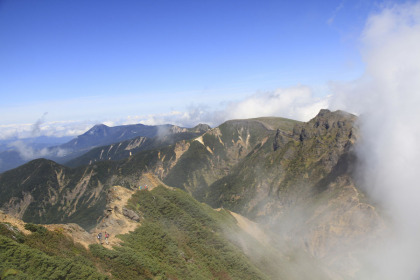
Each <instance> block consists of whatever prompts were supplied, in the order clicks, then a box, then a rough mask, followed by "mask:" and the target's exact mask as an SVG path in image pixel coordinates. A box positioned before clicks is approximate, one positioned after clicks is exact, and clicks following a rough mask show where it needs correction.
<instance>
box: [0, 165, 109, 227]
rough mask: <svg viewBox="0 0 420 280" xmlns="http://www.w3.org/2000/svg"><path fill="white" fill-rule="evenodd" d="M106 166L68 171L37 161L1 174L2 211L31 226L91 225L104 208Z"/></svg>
mask: <svg viewBox="0 0 420 280" xmlns="http://www.w3.org/2000/svg"><path fill="white" fill-rule="evenodd" d="M112 170H113V167H112V166H111V165H109V164H102V165H95V166H92V167H86V168H85V167H83V168H77V169H69V168H66V167H64V166H62V165H59V164H57V163H55V162H53V161H50V160H45V159H39V160H34V161H31V162H29V163H27V164H25V165H23V166H22V167H20V168H17V169H13V170H10V171H7V172H5V173H3V174H0V205H1V206H2V207H1V208H2V209H3V210H4V211H5V212H7V213H10V214H12V215H14V216H16V217H19V218H22V219H23V220H24V221H28V222H33V223H62V222H77V223H79V224H80V225H82V226H85V227H89V226H91V225H92V224H93V223H94V222H95V221H96V219H97V218H98V216H99V215H100V214H101V213H102V211H103V208H104V207H105V202H106V196H105V192H104V191H103V190H104V184H105V183H106V182H107V181H108V180H109V179H110V176H111V174H112V173H113V171H112Z"/></svg>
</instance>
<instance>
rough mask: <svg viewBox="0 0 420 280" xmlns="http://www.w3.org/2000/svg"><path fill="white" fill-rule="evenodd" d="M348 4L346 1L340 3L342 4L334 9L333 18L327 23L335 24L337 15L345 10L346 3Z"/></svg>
mask: <svg viewBox="0 0 420 280" xmlns="http://www.w3.org/2000/svg"><path fill="white" fill-rule="evenodd" d="M345 2H346V0H342V1H341V2H340V4H339V5H338V6H337V7H336V8H335V9H334V11H333V13H332V15H331V17H330V18H329V19H328V20H327V23H328V24H329V25H331V24H333V23H334V20H335V18H336V17H337V14H338V13H339V12H340V11H341V10H342V9H343V8H344V3H345Z"/></svg>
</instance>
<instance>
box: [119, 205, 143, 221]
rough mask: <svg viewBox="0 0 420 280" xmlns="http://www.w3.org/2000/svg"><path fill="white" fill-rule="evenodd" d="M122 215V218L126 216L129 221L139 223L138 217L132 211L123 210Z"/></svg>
mask: <svg viewBox="0 0 420 280" xmlns="http://www.w3.org/2000/svg"><path fill="white" fill-rule="evenodd" d="M122 213H123V215H124V216H126V217H127V218H129V219H130V220H133V221H136V222H140V217H139V215H137V213H136V212H134V211H133V210H129V209H127V208H123V211H122Z"/></svg>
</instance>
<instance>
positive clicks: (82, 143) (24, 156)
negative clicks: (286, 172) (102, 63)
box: [0, 124, 210, 172]
mask: <svg viewBox="0 0 420 280" xmlns="http://www.w3.org/2000/svg"><path fill="white" fill-rule="evenodd" d="M208 129H210V127H209V126H208V125H205V124H200V125H198V126H196V127H194V128H184V127H179V126H175V125H170V124H166V125H157V126H148V125H143V124H135V125H122V126H115V127H108V126H106V125H103V124H100V125H95V126H94V127H92V128H91V129H89V130H88V131H87V132H85V133H84V134H82V135H79V136H77V137H76V138H74V139H72V140H70V141H68V142H66V143H63V144H61V143H62V142H61V143H60V144H59V145H53V143H54V142H53V141H52V139H49V138H45V137H44V138H39V139H38V138H36V139H28V140H21V141H13V142H11V143H8V149H6V150H4V151H3V152H0V172H4V171H6V170H10V169H12V168H15V167H17V166H19V165H22V164H24V163H26V162H28V161H30V160H32V159H36V158H47V159H51V160H54V161H56V162H59V163H65V162H67V161H70V160H72V159H74V158H76V157H79V156H81V155H83V154H84V153H86V152H88V151H89V150H91V149H93V148H95V147H99V146H105V145H109V144H113V143H118V142H122V141H125V140H128V139H132V138H135V137H144V138H153V139H155V140H154V141H152V142H156V143H157V142H159V141H160V140H162V139H163V142H162V141H161V142H162V143H163V144H164V143H168V144H169V143H172V142H171V141H170V140H169V139H170V138H171V136H174V138H173V139H175V140H176V139H178V140H180V139H189V137H194V136H195V135H199V134H202V133H204V132H205V131H207V130H208ZM178 134H180V136H175V135H178ZM63 139H64V138H63ZM66 139H68V138H66ZM165 139H166V140H165ZM42 141H44V142H45V143H44V142H42ZM148 142H150V141H148ZM46 143H50V144H49V145H47V144H46ZM3 144H4V146H5V145H6V143H3ZM148 145H149V146H150V147H157V146H159V145H158V144H150V143H149V144H148ZM124 156H125V155H124ZM124 156H123V155H121V156H119V157H117V158H118V159H120V158H123V157H124ZM85 158H86V157H85ZM93 160H95V159H93ZM96 160H98V159H96ZM79 163H80V164H83V163H84V161H83V160H80V161H75V162H73V163H71V165H76V164H79Z"/></svg>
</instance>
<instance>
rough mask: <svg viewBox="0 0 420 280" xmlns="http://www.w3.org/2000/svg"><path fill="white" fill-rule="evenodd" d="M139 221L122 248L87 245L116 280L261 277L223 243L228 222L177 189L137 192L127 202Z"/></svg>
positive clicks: (258, 272) (240, 255)
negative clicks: (140, 222) (139, 217)
mask: <svg viewBox="0 0 420 280" xmlns="http://www.w3.org/2000/svg"><path fill="white" fill-rule="evenodd" d="M129 204H130V207H131V208H132V209H134V210H135V211H137V212H139V213H141V214H142V215H143V217H144V221H143V222H142V225H141V226H140V227H139V228H137V229H136V230H135V231H134V232H133V233H130V234H128V235H124V236H121V238H122V239H123V240H124V243H123V244H122V247H118V248H115V250H113V251H111V250H107V249H105V248H103V247H101V246H99V245H93V246H91V250H92V252H93V253H94V255H95V256H97V257H98V258H100V259H101V260H103V261H104V263H105V264H106V265H107V269H109V270H110V271H111V273H112V274H113V275H114V276H116V277H117V278H118V279H168V278H171V279H267V278H266V276H265V275H263V274H262V273H261V272H260V271H259V270H258V269H257V268H255V266H254V265H252V264H251V263H250V261H249V260H248V259H247V258H246V257H245V256H244V255H243V254H242V253H241V252H240V250H239V249H238V248H237V247H235V246H234V245H232V244H231V243H230V242H228V241H227V240H226V238H225V237H224V235H223V231H222V226H221V224H222V223H233V218H232V217H231V216H230V214H228V213H227V212H225V211H222V212H220V213H219V212H215V211H214V210H213V209H211V208H209V207H208V206H206V205H204V204H201V203H199V202H197V201H195V200H193V199H191V197H190V196H189V195H188V194H186V193H185V192H183V191H181V190H177V189H174V190H169V189H166V188H164V187H158V188H156V189H154V190H153V191H150V192H147V191H139V192H137V193H136V194H135V195H134V196H133V198H132V199H131V200H130V202H129Z"/></svg>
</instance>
